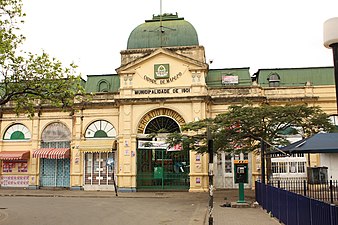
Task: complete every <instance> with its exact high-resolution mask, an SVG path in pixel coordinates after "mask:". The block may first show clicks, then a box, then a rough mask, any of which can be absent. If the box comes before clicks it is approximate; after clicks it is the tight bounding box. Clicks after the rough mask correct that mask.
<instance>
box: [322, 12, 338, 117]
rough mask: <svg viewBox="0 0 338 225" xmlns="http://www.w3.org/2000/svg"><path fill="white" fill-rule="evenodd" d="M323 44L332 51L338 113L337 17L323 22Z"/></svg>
mask: <svg viewBox="0 0 338 225" xmlns="http://www.w3.org/2000/svg"><path fill="white" fill-rule="evenodd" d="M323 30H324V46H325V47H326V48H331V49H332V53H333V64H334V77H335V84H336V105H337V109H336V110H337V113H338V17H334V18H331V19H328V20H326V21H325V22H324V29H323Z"/></svg>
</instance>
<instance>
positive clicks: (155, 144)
mask: <svg viewBox="0 0 338 225" xmlns="http://www.w3.org/2000/svg"><path fill="white" fill-rule="evenodd" d="M138 148H139V149H155V148H156V149H167V148H168V144H167V143H165V142H164V141H138Z"/></svg>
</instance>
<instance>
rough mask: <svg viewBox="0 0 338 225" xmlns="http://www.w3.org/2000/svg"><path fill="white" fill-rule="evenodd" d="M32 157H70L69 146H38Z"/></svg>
mask: <svg viewBox="0 0 338 225" xmlns="http://www.w3.org/2000/svg"><path fill="white" fill-rule="evenodd" d="M33 157H34V158H44V159H66V158H69V157H70V149H69V148H40V149H38V150H36V151H34V152H33Z"/></svg>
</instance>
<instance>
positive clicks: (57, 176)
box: [40, 159, 70, 187]
mask: <svg viewBox="0 0 338 225" xmlns="http://www.w3.org/2000/svg"><path fill="white" fill-rule="evenodd" d="M40 163H41V164H40V171H41V177H40V186H41V187H69V186H70V160H69V159H41V161H40Z"/></svg>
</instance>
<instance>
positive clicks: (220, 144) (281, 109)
mask: <svg viewBox="0 0 338 225" xmlns="http://www.w3.org/2000/svg"><path fill="white" fill-rule="evenodd" d="M286 129H290V130H292V131H293V134H301V135H302V136H303V137H308V136H311V135H313V134H315V133H318V132H320V131H324V132H330V131H333V130H334V126H333V125H332V124H331V122H330V120H329V117H328V115H327V114H326V113H324V112H323V111H322V110H321V109H320V108H319V107H309V106H306V105H284V106H273V105H268V104H263V105H261V106H252V105H232V106H230V107H229V109H228V111H227V112H226V113H222V114H219V115H217V116H216V117H215V118H213V119H210V118H208V119H204V120H201V121H194V122H191V123H188V124H186V125H185V126H183V127H182V133H173V134H170V135H169V136H168V137H167V142H168V143H169V145H171V146H173V145H176V144H179V143H183V147H184V148H189V149H191V150H194V151H197V152H200V153H205V152H207V132H210V134H211V138H212V139H213V143H214V152H229V153H239V152H251V151H257V150H259V149H260V144H261V141H262V140H263V141H264V142H265V143H268V147H270V148H268V151H271V150H276V149H278V148H277V147H278V146H284V145H286V144H288V140H287V139H286V137H285V135H283V131H285V130H286ZM268 168H269V167H268Z"/></svg>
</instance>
